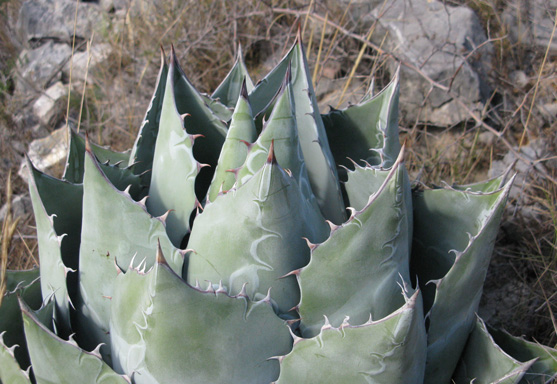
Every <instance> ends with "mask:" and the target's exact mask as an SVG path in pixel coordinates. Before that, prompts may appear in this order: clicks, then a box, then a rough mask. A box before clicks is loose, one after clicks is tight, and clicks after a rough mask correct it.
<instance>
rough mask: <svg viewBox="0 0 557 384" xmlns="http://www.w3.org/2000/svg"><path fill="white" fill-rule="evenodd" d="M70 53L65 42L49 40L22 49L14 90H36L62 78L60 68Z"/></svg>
mask: <svg viewBox="0 0 557 384" xmlns="http://www.w3.org/2000/svg"><path fill="white" fill-rule="evenodd" d="M71 54H72V49H71V48H70V47H69V46H68V45H66V44H57V43H55V42H53V41H49V42H47V43H46V44H43V45H41V46H40V47H38V48H36V49H33V50H24V51H22V52H21V54H20V55H19V58H18V68H19V71H18V73H17V78H16V91H18V92H22V93H26V92H33V91H35V92H37V91H41V90H43V89H44V88H46V87H48V86H49V85H50V84H53V83H55V82H57V81H60V80H61V78H62V68H63V66H64V64H65V63H66V62H67V60H68V59H69V58H70V56H71Z"/></svg>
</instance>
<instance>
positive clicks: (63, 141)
mask: <svg viewBox="0 0 557 384" xmlns="http://www.w3.org/2000/svg"><path fill="white" fill-rule="evenodd" d="M67 135H68V130H67V129H66V128H65V127H62V128H59V129H57V130H55V131H53V132H52V133H51V134H50V135H49V136H47V137H44V138H42V139H37V140H33V141H32V142H31V144H29V150H28V151H27V156H29V159H30V160H31V162H32V163H33V165H34V166H35V167H37V168H38V169H40V170H41V171H46V170H47V169H51V168H53V167H54V166H56V165H59V164H61V163H62V162H63V161H64V160H65V159H66V154H67V151H68V141H67ZM27 172H28V171H27V166H26V165H25V162H23V163H22V164H21V167H20V168H19V172H18V174H19V176H21V177H22V178H23V179H24V180H27V176H28V174H27Z"/></svg>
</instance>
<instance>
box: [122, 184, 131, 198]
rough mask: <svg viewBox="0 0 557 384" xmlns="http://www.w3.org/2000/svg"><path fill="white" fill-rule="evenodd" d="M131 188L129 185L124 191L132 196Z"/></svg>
mask: <svg viewBox="0 0 557 384" xmlns="http://www.w3.org/2000/svg"><path fill="white" fill-rule="evenodd" d="M131 188H132V185H131V184H130V185H128V186H127V187H126V189H124V194H126V195H128V196H130V190H131Z"/></svg>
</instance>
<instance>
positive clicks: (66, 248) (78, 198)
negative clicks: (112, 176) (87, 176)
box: [27, 159, 83, 333]
mask: <svg viewBox="0 0 557 384" xmlns="http://www.w3.org/2000/svg"><path fill="white" fill-rule="evenodd" d="M27 169H29V173H30V177H29V194H30V195H31V202H32V203H33V212H34V214H35V222H36V225H37V240H38V245H39V260H40V264H39V265H40V271H41V291H42V296H43V297H45V298H47V297H50V296H51V295H54V297H55V298H56V307H57V309H58V311H57V316H56V320H57V321H58V325H59V326H60V327H61V328H63V329H64V330H65V332H66V333H68V332H69V330H70V328H71V326H70V294H69V290H70V289H69V288H68V286H70V287H71V291H72V297H75V294H76V292H77V280H76V279H75V278H74V279H72V280H71V282H69V284H68V283H67V280H66V279H67V277H68V272H70V271H71V269H70V268H69V267H68V265H71V267H72V268H74V270H76V269H77V266H78V264H79V240H80V237H81V203H82V198H83V187H82V185H80V184H71V183H68V182H64V181H61V180H57V179H54V178H52V177H49V176H47V175H45V174H43V173H41V172H39V171H38V170H37V169H35V167H34V166H33V164H31V161H30V160H29V159H27ZM54 193H55V194H56V196H54ZM43 199H44V200H43ZM43 201H44V202H43ZM47 204H48V211H47ZM62 231H67V232H62ZM61 332H62V330H61Z"/></svg>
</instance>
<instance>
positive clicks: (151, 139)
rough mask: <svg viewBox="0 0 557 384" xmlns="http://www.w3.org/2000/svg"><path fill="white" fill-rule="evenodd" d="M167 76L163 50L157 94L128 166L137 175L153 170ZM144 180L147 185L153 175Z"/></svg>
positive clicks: (144, 119) (144, 120) (134, 145)
mask: <svg viewBox="0 0 557 384" xmlns="http://www.w3.org/2000/svg"><path fill="white" fill-rule="evenodd" d="M167 76H168V65H167V64H166V59H165V53H164V51H163V50H162V48H161V67H160V69H159V74H158V76H157V84H156V86H155V92H154V93H153V97H152V98H151V103H149V107H148V108H147V112H146V113H145V117H144V118H143V123H142V124H141V128H139V133H138V135H137V138H136V139H135V143H134V144H133V147H132V150H131V153H130V158H129V161H128V166H133V171H134V173H135V174H137V175H140V174H143V173H144V172H147V171H150V170H151V169H152V168H153V156H154V154H155V143H156V141H157V135H158V132H159V122H160V119H161V110H162V99H163V96H164V93H165V87H166V78H167ZM142 179H143V182H144V183H145V184H148V183H149V181H150V179H151V175H150V174H144V175H143V176H142Z"/></svg>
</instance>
